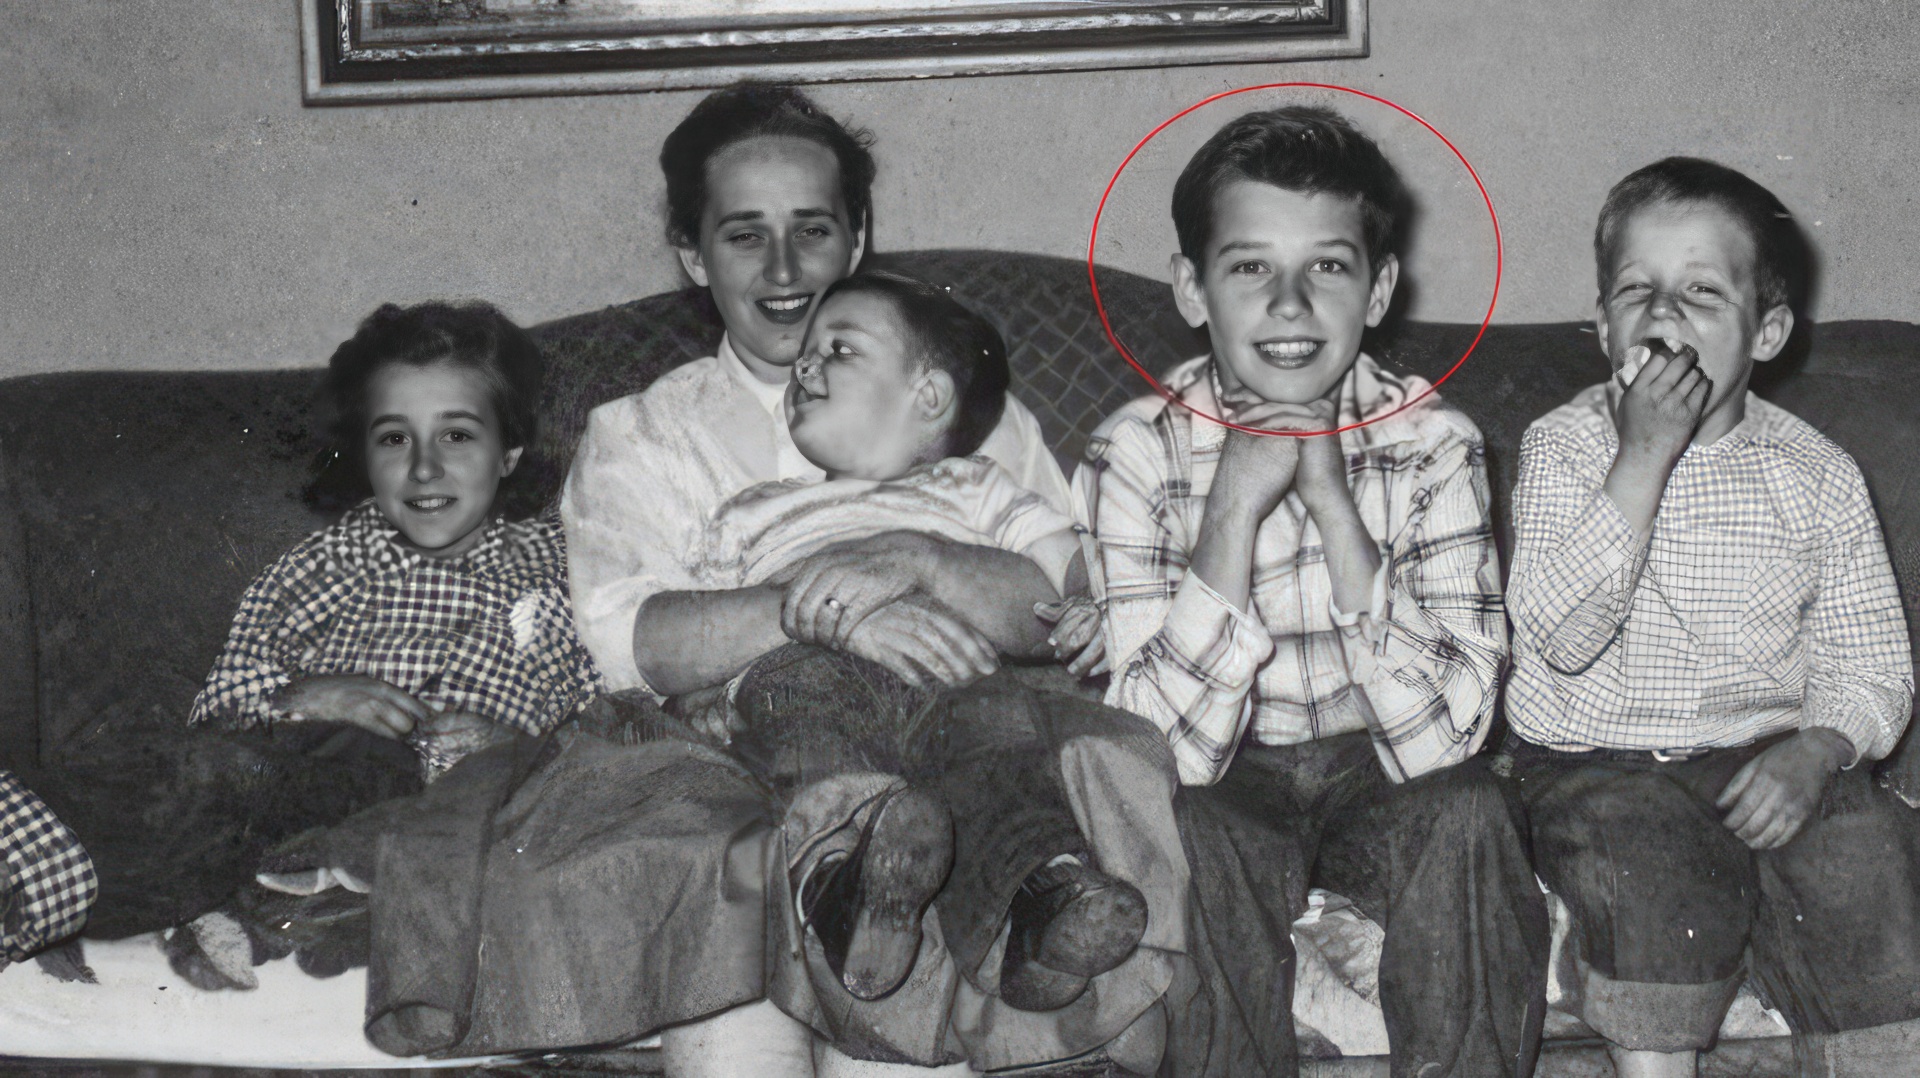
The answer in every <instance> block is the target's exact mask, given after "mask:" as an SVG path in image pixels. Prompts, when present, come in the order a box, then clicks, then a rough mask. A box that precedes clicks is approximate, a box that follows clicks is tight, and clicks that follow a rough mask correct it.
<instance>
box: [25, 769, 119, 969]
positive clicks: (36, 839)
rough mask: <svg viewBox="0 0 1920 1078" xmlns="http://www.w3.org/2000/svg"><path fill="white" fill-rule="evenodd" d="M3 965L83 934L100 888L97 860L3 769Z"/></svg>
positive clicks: (34, 797)
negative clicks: (96, 877) (95, 862)
mask: <svg viewBox="0 0 1920 1078" xmlns="http://www.w3.org/2000/svg"><path fill="white" fill-rule="evenodd" d="M0 864H4V871H0V967H4V966H5V965H7V963H9V962H18V961H20V960H21V959H23V958H26V957H27V956H28V955H30V954H32V953H33V952H35V951H38V950H40V949H41V948H43V947H45V946H47V945H48V944H51V943H58V942H59V941H61V940H63V939H65V938H67V937H68V936H71V935H73V934H74V933H75V932H78V931H80V926H82V925H84V924H86V923H87V910H89V909H91V908H92V906H93V898H94V895H95V894H97V893H98V892H99V890H100V884H99V881H98V880H96V879H95V877H94V874H93V859H92V858H90V857H88V856H87V851H86V849H85V848H83V847H82V846H81V845H80V840H79V839H78V838H75V837H74V834H73V832H72V831H70V830H68V829H67V825H66V824H63V823H61V822H60V820H59V819H58V818H57V817H55V816H54V814H53V811H52V810H51V809H49V808H47V806H46V802H44V801H41V800H40V799H39V798H38V797H36V796H34V793H33V791H32V790H29V789H27V788H26V787H25V786H22V785H21V784H20V780H19V779H18V778H15V777H14V774H13V772H11V771H7V770H4V769H0Z"/></svg>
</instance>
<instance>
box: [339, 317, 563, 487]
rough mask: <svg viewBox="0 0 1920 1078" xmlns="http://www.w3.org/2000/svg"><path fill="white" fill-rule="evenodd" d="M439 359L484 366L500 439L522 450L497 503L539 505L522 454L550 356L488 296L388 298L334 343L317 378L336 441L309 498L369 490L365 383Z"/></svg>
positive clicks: (534, 429)
mask: <svg viewBox="0 0 1920 1078" xmlns="http://www.w3.org/2000/svg"><path fill="white" fill-rule="evenodd" d="M437 363H445V364H449V365H451V366H455V367H461V368H464V369H467V370H472V371H478V372H479V373H480V375H481V377H482V378H484V379H485V380H486V385H487V396H488V398H489V400H490V402H491V403H492V405H493V413H494V416H495V420H496V422H498V423H499V424H500V435H501V439H502V441H503V442H504V443H505V446H506V448H508V449H516V448H517V449H520V450H521V451H522V455H521V462H520V465H519V466H518V467H516V468H515V469H514V472H513V475H510V476H508V477H507V479H506V480H504V481H503V482H502V483H501V494H500V497H499V499H497V501H496V505H498V506H499V507H500V508H501V509H502V510H503V511H505V512H507V513H509V514H510V515H514V516H525V515H529V514H530V513H531V512H533V511H535V510H537V509H538V505H537V504H533V502H532V498H533V497H534V495H533V491H532V488H533V487H534V486H535V485H537V483H536V481H535V479H534V476H535V473H536V471H537V467H534V466H530V465H529V462H528V460H527V459H526V458H527V456H528V455H529V454H530V453H531V452H532V450H533V448H534V440H535V437H536V436H537V435H538V433H539V408H540V391H541V387H542V384H543V383H544V381H545V379H546V362H545V360H544V359H543V358H542V357H541V355H540V346H539V345H537V344H535V343H534V342H533V338H532V337H530V336H528V335H527V331H526V330H524V329H521V328H520V327H519V326H517V325H515V324H514V323H513V321H512V320H511V319H509V318H508V317H507V316H506V315H504V314H502V313H500V310H499V308H497V307H494V306H493V305H492V304H489V303H440V302H433V303H420V304H415V305H414V306H411V307H402V306H399V305H397V304H392V303H388V304H384V305H382V306H381V307H380V309H379V310H376V311H374V312H373V313H372V314H370V315H368V316H367V318H366V320H365V321H363V322H361V323H360V328H359V329H358V330H356V331H355V332H354V335H353V336H352V337H351V338H349V339H348V340H347V341H346V342H345V343H343V344H342V345H340V347H339V348H337V349H335V350H334V353H333V358H332V359H330V360H328V361H327V374H326V378H325V381H324V382H323V402H324V405H325V407H326V409H327V411H328V413H330V415H329V420H330V421H329V422H328V424H327V430H328V434H329V435H330V439H331V442H332V444H331V445H329V446H328V447H327V448H326V449H324V450H323V451H322V452H321V455H320V459H319V460H318V461H316V467H315V471H316V474H315V476H314V479H313V482H312V483H310V484H309V485H308V487H307V490H306V499H307V502H308V504H310V505H313V506H314V507H315V508H320V509H329V510H338V509H344V508H346V507H347V506H349V505H353V504H356V503H358V502H359V501H361V500H363V499H365V498H367V497H369V496H371V495H372V493H373V488H372V485H371V483H369V482H368V479H367V462H366V441H367V420H368V416H367V404H368V402H367V387H368V385H369V384H371V383H372V381H373V376H374V375H375V374H376V373H378V372H379V371H381V370H383V369H385V368H387V367H392V366H408V367H428V366H432V365H434V364H437ZM516 479H518V480H520V482H518V483H516V482H515V480H516Z"/></svg>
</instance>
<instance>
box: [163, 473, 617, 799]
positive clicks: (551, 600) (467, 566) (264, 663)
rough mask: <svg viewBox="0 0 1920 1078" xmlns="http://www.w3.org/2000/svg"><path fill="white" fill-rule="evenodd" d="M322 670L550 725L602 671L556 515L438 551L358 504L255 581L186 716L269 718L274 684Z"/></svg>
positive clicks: (527, 728)
mask: <svg viewBox="0 0 1920 1078" xmlns="http://www.w3.org/2000/svg"><path fill="white" fill-rule="evenodd" d="M325 674H365V675H368V676H369V677H375V678H379V679H380V680H382V681H386V682H389V683H391V684H393V685H394V686H396V687H398V688H400V689H401V690H403V691H405V692H408V693H410V694H412V695H414V696H415V697H418V698H419V699H420V700H422V701H423V702H426V703H429V704H434V705H439V706H442V707H445V708H448V709H453V710H461V711H467V712H471V713H473V714H475V715H479V716H481V717H482V718H486V719H490V720H492V721H494V722H497V723H500V724H502V725H504V726H508V727H512V728H514V729H517V730H521V731H524V732H526V733H529V734H540V733H544V732H545V731H547V730H550V729H552V728H554V727H555V726H557V725H559V724H560V723H561V722H563V721H565V720H566V719H567V718H568V717H569V716H571V715H572V714H573V712H574V711H575V710H576V709H577V708H579V707H580V706H581V705H583V704H585V703H586V702H587V701H588V700H589V699H591V698H592V696H593V694H594V693H595V691H596V690H597V688H598V686H599V675H598V674H597V673H596V672H595V670H594V666H593V660H592V659H591V658H590V657H589V656H588V655H587V651H586V648H585V647H584V646H582V645H581V643H580V641H579V638H578V637H577V636H576V635H575V633H574V628H573V614H572V612H571V609H570V607H569V604H568V602H567V568H566V543H565V539H564V536H563V534H562V532H561V530H560V525H559V522H558V520H556V519H554V518H552V517H551V516H549V517H547V518H543V519H540V520H529V521H518V522H512V523H509V522H507V521H505V520H495V521H494V522H493V523H491V524H490V525H488V527H487V532H486V534H485V535H484V536H482V537H481V539H480V542H479V544H478V545H476V546H475V547H474V548H473V549H472V550H469V551H467V552H466V553H465V554H462V555H460V556H459V557H455V558H446V559H440V558H429V557H425V556H422V555H420V554H418V553H415V552H414V551H411V550H408V549H407V548H406V547H404V546H402V545H401V543H400V536H399V532H398V531H397V530H395V529H394V527H393V526H392V525H391V524H388V523H387V521H386V518H384V517H382V516H381V515H380V511H379V509H378V508H377V507H376V506H375V504H374V503H373V502H372V500H368V501H366V502H363V503H361V504H360V505H358V506H356V507H355V508H353V509H352V510H350V511H348V513H347V514H346V515H345V516H344V517H342V518H341V520H340V522H339V523H337V524H335V525H333V526H332V527H330V528H327V529H325V530H323V531H320V532H316V533H315V534H313V535H312V536H309V537H308V538H307V539H306V540H305V541H304V542H302V543H301V544H300V545H299V546H296V547H294V548H293V549H292V550H291V551H289V552H288V553H287V554H286V555H285V556H283V557H282V558H281V559H280V560H279V561H277V562H275V563H273V564H272V565H270V566H268V567H267V569H266V570H265V571H264V572H262V573H261V574H260V576H259V577H258V578H256V579H255V580H254V582H253V584H252V586H250V587H249V588H248V589H247V592H246V594H245V595H244V596H242V597H241V600H240V610H239V612H238V613H237V614H235V615H234V619H233V630H232V632H231V633H230V634H229V635H228V637H227V646H226V650H225V651H224V652H222V653H221V655H220V658H219V660H218V661H216V662H215V663H214V666H213V672H212V673H210V674H208V675H207V684H206V687H205V688H203V689H201V690H200V696H199V698H198V699H196V700H195V701H194V704H193V714H192V716H191V718H190V720H189V721H191V722H196V723H197V722H206V721H209V720H214V719H218V720H221V721H224V722H229V723H234V724H237V725H241V726H254V725H258V724H262V723H268V722H271V721H273V720H274V719H275V718H278V717H282V713H280V712H279V711H278V710H277V709H276V708H275V705H274V699H273V698H274V694H276V693H278V692H279V691H280V690H282V689H284V688H286V687H287V686H288V685H291V684H293V683H294V682H296V681H299V680H301V679H303V678H309V677H316V676H320V675H325ZM418 747H420V748H422V751H423V753H424V752H425V746H418ZM442 762H444V761H442Z"/></svg>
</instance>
